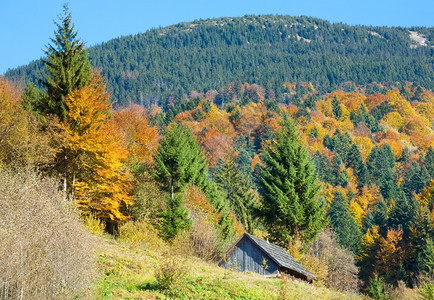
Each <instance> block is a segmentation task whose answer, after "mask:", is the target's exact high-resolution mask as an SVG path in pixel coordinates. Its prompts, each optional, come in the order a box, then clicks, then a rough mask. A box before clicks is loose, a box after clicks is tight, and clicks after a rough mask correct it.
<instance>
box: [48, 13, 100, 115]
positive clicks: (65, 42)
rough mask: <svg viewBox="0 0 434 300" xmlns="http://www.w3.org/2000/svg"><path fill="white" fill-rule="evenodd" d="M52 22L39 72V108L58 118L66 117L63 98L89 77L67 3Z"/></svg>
mask: <svg viewBox="0 0 434 300" xmlns="http://www.w3.org/2000/svg"><path fill="white" fill-rule="evenodd" d="M63 9H64V10H63V15H62V16H61V17H59V20H60V23H56V26H57V30H56V31H55V32H54V35H55V37H54V38H51V42H52V43H53V44H50V45H48V46H47V50H46V51H45V54H46V55H47V58H45V59H44V60H43V62H44V64H45V66H46V67H47V73H43V75H44V79H43V80H41V83H42V85H43V86H44V87H45V88H46V95H45V97H43V101H42V105H41V107H40V109H41V110H42V112H43V113H44V114H45V115H56V116H58V117H59V118H60V120H64V119H65V116H66V106H65V103H64V98H65V97H66V96H68V95H69V94H70V93H71V92H72V91H73V90H75V89H77V88H81V87H84V86H86V85H87V84H88V83H89V81H90V79H91V76H92V68H91V66H90V63H89V59H88V58H89V55H88V52H87V50H86V49H84V47H85V44H84V43H83V42H81V41H80V40H78V39H77V32H74V25H73V24H72V21H71V14H70V13H69V11H68V6H67V5H64V6H63Z"/></svg>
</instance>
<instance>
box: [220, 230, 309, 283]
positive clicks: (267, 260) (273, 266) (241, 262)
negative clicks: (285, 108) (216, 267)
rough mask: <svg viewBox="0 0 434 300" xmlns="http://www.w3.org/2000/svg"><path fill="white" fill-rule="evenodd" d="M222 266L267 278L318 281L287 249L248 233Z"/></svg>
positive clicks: (227, 256)
mask: <svg viewBox="0 0 434 300" xmlns="http://www.w3.org/2000/svg"><path fill="white" fill-rule="evenodd" d="M220 266H222V267H224V268H227V269H234V270H238V271H251V272H256V273H259V274H262V275H264V276H267V277H273V276H278V275H280V274H283V273H285V274H289V275H292V276H294V277H296V278H299V279H303V280H306V281H309V282H312V280H317V279H316V277H315V276H314V275H313V274H312V273H310V272H309V271H308V270H306V268H305V267H303V266H302V265H301V264H300V263H299V262H298V261H296V260H295V259H294V257H292V256H291V255H290V254H289V253H288V252H286V250H285V249H283V248H281V247H279V246H277V245H273V244H271V243H269V242H268V241H267V242H266V241H263V240H261V239H259V238H257V237H254V236H252V235H250V234H247V233H244V234H243V236H242V237H241V238H240V239H239V240H238V241H237V242H236V243H235V244H234V245H233V246H232V247H231V248H230V249H229V251H228V252H227V253H226V256H225V259H224V260H223V261H221V262H220Z"/></svg>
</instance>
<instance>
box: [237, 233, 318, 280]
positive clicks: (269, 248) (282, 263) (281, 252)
mask: <svg viewBox="0 0 434 300" xmlns="http://www.w3.org/2000/svg"><path fill="white" fill-rule="evenodd" d="M244 236H245V237H247V238H248V239H250V240H251V241H252V242H253V243H254V244H256V245H257V246H258V247H259V248H261V249H262V250H263V251H264V252H265V253H266V254H267V255H268V256H269V257H270V258H271V259H272V260H274V261H275V262H276V263H277V264H278V265H279V267H284V268H287V269H290V270H293V271H296V272H298V273H300V274H303V275H305V276H307V277H311V278H313V279H315V280H317V278H316V277H315V276H314V275H313V274H312V273H310V272H309V271H308V270H306V268H305V267H303V266H302V265H301V264H300V263H299V262H298V261H296V260H295V258H294V257H292V255H291V254H289V253H288V252H286V250H285V249H283V248H282V247H279V246H277V245H274V244H271V243H269V242H266V241H263V240H261V239H260V238H257V237H255V236H253V235H250V234H248V233H244ZM244 236H243V237H244ZM243 237H241V239H242V238H243Z"/></svg>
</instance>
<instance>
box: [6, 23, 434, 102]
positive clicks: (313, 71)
mask: <svg viewBox="0 0 434 300" xmlns="http://www.w3.org/2000/svg"><path fill="white" fill-rule="evenodd" d="M410 33H414V34H416V35H420V36H421V37H423V39H422V40H424V42H416V40H414V39H412V38H411V37H410V36H411V35H410ZM433 42H434V30H433V28H423V27H421V28H419V27H417V28H401V27H394V28H388V27H369V26H349V25H344V24H338V23H336V24H331V23H329V22H326V21H323V20H320V19H315V18H309V17H290V16H270V15H269V16H245V17H240V18H219V19H210V20H199V21H195V22H190V23H180V24H177V25H173V26H169V27H165V28H158V29H152V30H149V31H147V32H145V33H142V34H136V35H132V36H126V37H121V38H117V39H113V40H111V41H108V42H105V43H102V44H101V45H96V46H93V47H90V48H89V55H90V61H91V64H92V66H93V67H94V68H96V69H99V70H101V71H102V74H103V76H104V78H106V80H107V83H108V87H109V90H110V91H111V93H112V99H113V100H115V101H116V103H117V105H121V104H129V103H140V104H143V105H144V106H145V107H149V106H150V105H151V104H158V105H162V106H164V105H166V104H167V102H168V101H169V99H170V96H174V97H175V98H176V99H179V98H181V97H182V95H184V94H186V93H188V92H190V91H191V90H197V91H200V92H205V91H207V90H210V89H218V88H221V87H223V86H225V85H227V84H229V83H231V82H235V83H238V84H242V83H244V82H249V83H251V84H253V83H256V84H259V85H261V86H263V87H265V88H266V89H272V90H274V91H275V93H276V94H277V97H278V98H280V95H282V94H283V93H284V92H285V88H284V86H283V85H282V84H283V83H284V82H300V81H306V82H311V83H312V84H313V86H314V87H315V89H316V90H318V91H320V92H331V91H333V90H336V89H339V88H341V87H343V86H344V85H345V83H346V82H348V81H352V82H355V83H356V84H362V85H366V84H369V83H372V82H378V83H385V82H389V81H391V82H397V81H398V82H404V81H411V82H414V83H417V84H419V85H422V86H424V87H426V88H430V89H433V88H434V86H433V81H432V78H434V73H433V51H434V50H433V47H432V46H433V44H432V43H433ZM41 70H44V64H43V63H42V61H36V62H33V63H31V64H30V65H28V66H24V67H20V68H17V69H14V70H10V71H8V72H7V73H6V74H5V76H6V78H8V79H10V80H11V79H20V80H24V81H25V82H29V81H30V82H35V83H36V82H37V81H38V79H40V78H42V75H41V73H40V72H41Z"/></svg>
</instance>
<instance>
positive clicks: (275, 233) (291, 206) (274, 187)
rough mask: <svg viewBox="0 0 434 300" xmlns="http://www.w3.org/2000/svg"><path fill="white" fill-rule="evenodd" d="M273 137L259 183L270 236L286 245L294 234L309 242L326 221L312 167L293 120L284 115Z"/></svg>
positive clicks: (323, 206) (266, 149) (264, 158)
mask: <svg viewBox="0 0 434 300" xmlns="http://www.w3.org/2000/svg"><path fill="white" fill-rule="evenodd" d="M282 125H283V126H282V127H283V128H282V129H281V130H279V131H278V132H277V135H276V140H274V141H273V142H272V143H271V145H270V146H269V147H267V148H265V149H264V155H263V162H264V164H265V167H264V168H263V169H262V174H261V183H262V188H263V210H262V213H263V219H264V223H265V224H266V226H267V229H268V232H269V234H270V238H271V239H272V240H273V242H276V243H278V244H280V245H282V246H288V243H290V242H291V240H293V239H294V238H299V239H300V240H301V241H302V242H305V243H309V242H311V241H312V240H313V239H314V238H315V237H316V236H317V235H318V234H319V232H320V231H321V230H322V229H323V228H324V227H325V226H326V225H327V223H328V220H327V219H326V218H325V214H326V209H325V203H324V202H322V201H320V200H319V199H317V198H318V194H319V191H320V189H321V187H320V185H319V183H318V178H317V176H316V174H315V167H314V165H313V163H312V161H311V160H310V159H309V155H308V152H307V150H306V147H305V146H304V145H303V144H302V143H301V142H300V135H299V134H298V132H297V129H296V127H295V124H294V122H292V121H290V120H288V119H286V118H285V120H284V122H283V124H282Z"/></svg>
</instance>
